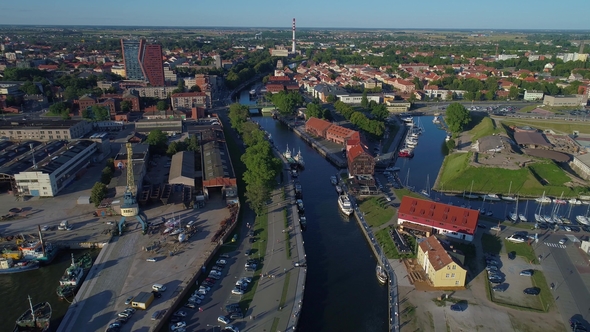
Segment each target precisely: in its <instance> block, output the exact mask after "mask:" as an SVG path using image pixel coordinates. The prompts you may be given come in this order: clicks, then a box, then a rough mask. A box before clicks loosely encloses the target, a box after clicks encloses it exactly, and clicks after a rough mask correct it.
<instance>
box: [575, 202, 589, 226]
mask: <svg viewBox="0 0 590 332" xmlns="http://www.w3.org/2000/svg"><path fill="white" fill-rule="evenodd" d="M588 212H590V205H588V209H586V215H585V216H582V215H579V216H576V220H577V221H578V222H579V223H580V224H584V225H590V220H589V219H588Z"/></svg>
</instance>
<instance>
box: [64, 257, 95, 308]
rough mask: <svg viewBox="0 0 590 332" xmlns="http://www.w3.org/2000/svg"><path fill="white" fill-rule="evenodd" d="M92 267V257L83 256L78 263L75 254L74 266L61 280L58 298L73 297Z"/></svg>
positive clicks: (66, 271) (69, 268) (72, 265)
mask: <svg viewBox="0 0 590 332" xmlns="http://www.w3.org/2000/svg"><path fill="white" fill-rule="evenodd" d="M91 267H92V257H90V255H88V254H86V255H83V256H82V257H80V259H78V261H76V260H74V254H72V264H70V266H68V268H67V269H66V270H65V272H64V274H63V276H62V277H61V278H60V279H59V286H58V287H57V289H56V294H57V296H59V297H60V298H65V297H70V296H72V295H73V294H74V293H75V292H76V291H77V290H78V288H80V286H81V285H82V281H83V280H84V277H85V276H86V273H87V272H88V270H89V269H90V268H91Z"/></svg>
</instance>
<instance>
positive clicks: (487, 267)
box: [486, 265, 498, 271]
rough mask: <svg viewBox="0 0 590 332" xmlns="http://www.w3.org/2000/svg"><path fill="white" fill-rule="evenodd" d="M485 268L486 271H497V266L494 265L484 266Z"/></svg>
mask: <svg viewBox="0 0 590 332" xmlns="http://www.w3.org/2000/svg"><path fill="white" fill-rule="evenodd" d="M486 270H488V271H498V267H497V266H495V265H488V266H486Z"/></svg>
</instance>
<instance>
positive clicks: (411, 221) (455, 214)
mask: <svg viewBox="0 0 590 332" xmlns="http://www.w3.org/2000/svg"><path fill="white" fill-rule="evenodd" d="M478 217H479V211H477V210H472V209H466V208H462V207H458V206H453V205H448V204H443V203H438V202H433V201H428V200H423V199H418V198H414V197H410V196H404V197H403V198H402V203H401V205H400V207H399V210H398V224H400V225H402V227H404V228H408V229H413V230H417V231H420V232H424V233H426V236H430V235H433V234H443V235H446V236H448V237H453V238H457V239H461V240H465V241H473V236H474V234H475V229H476V227H477V220H478Z"/></svg>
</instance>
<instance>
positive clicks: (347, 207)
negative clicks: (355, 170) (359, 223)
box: [338, 194, 354, 216]
mask: <svg viewBox="0 0 590 332" xmlns="http://www.w3.org/2000/svg"><path fill="white" fill-rule="evenodd" d="M338 206H340V211H342V213H344V214H345V215H347V216H350V215H351V214H352V212H353V211H354V210H353V209H352V204H351V203H350V198H348V195H346V194H344V195H340V196H338Z"/></svg>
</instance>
